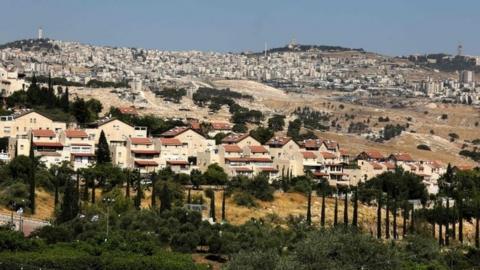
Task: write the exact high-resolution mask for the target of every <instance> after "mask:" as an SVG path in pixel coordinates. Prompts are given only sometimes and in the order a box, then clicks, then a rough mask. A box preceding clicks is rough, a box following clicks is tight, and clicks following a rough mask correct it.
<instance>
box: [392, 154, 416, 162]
mask: <svg viewBox="0 0 480 270" xmlns="http://www.w3.org/2000/svg"><path fill="white" fill-rule="evenodd" d="M390 157H391V158H393V159H395V160H397V161H404V162H410V161H413V158H412V156H410V154H407V153H395V154H392V155H391V156H390Z"/></svg>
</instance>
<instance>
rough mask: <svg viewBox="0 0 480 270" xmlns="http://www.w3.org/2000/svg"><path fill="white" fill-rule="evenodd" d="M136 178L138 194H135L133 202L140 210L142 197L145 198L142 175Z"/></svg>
mask: <svg viewBox="0 0 480 270" xmlns="http://www.w3.org/2000/svg"><path fill="white" fill-rule="evenodd" d="M136 176H138V175H136ZM135 180H136V189H137V194H136V195H135V198H134V200H133V204H134V205H135V208H136V209H137V210H140V208H141V207H142V199H143V189H142V180H141V179H140V177H135Z"/></svg>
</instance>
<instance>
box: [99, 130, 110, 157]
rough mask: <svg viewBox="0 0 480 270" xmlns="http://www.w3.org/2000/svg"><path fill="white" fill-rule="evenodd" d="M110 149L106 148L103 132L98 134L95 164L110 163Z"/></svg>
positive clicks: (106, 143) (105, 138)
mask: <svg viewBox="0 0 480 270" xmlns="http://www.w3.org/2000/svg"><path fill="white" fill-rule="evenodd" d="M111 161H112V159H111V157H110V149H109V147H108V142H107V137H105V132H103V130H102V132H100V138H99V140H98V149H97V164H105V163H109V162H111Z"/></svg>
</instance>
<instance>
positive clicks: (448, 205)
mask: <svg viewBox="0 0 480 270" xmlns="http://www.w3.org/2000/svg"><path fill="white" fill-rule="evenodd" d="M446 204H447V205H446V215H447V218H446V223H445V245H446V246H448V245H450V228H449V225H450V221H451V217H452V215H451V212H450V198H447V203H446Z"/></svg>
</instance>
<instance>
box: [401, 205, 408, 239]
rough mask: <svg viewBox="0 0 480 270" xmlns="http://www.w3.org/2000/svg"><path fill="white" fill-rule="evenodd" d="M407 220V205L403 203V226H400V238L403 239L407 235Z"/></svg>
mask: <svg viewBox="0 0 480 270" xmlns="http://www.w3.org/2000/svg"><path fill="white" fill-rule="evenodd" d="M407 219H408V204H407V202H406V201H405V202H404V203H403V225H402V236H403V238H405V236H406V235H407Z"/></svg>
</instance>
